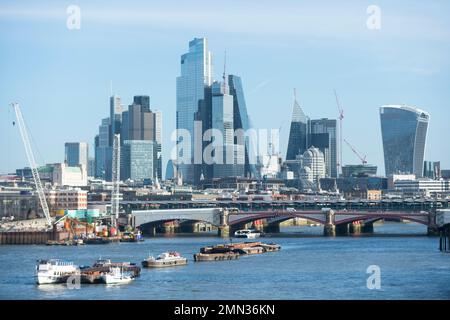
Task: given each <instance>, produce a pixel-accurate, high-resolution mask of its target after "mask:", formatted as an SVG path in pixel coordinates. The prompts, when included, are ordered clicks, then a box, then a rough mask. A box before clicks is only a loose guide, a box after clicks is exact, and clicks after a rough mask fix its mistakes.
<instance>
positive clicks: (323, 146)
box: [307, 118, 338, 178]
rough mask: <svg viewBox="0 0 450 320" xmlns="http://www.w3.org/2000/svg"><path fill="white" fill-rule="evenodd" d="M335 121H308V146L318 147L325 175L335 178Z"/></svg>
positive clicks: (336, 172)
mask: <svg viewBox="0 0 450 320" xmlns="http://www.w3.org/2000/svg"><path fill="white" fill-rule="evenodd" d="M336 137H337V121H336V120H335V119H326V118H324V119H318V120H309V121H308V139H307V141H308V147H316V148H318V149H319V150H320V151H321V152H322V153H323V155H324V158H325V175H326V176H328V177H332V178H336V177H337V174H338V171H337V170H338V169H337V139H336Z"/></svg>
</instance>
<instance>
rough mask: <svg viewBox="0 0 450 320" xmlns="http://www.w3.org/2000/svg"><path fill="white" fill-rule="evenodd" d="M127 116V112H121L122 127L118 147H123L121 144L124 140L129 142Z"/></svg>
mask: <svg viewBox="0 0 450 320" xmlns="http://www.w3.org/2000/svg"><path fill="white" fill-rule="evenodd" d="M128 118H129V116H128V110H125V111H123V112H122V125H121V127H120V145H123V142H124V141H125V140H129V138H128V135H129V131H130V126H129V119H128Z"/></svg>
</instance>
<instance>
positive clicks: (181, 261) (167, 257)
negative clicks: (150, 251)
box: [142, 251, 187, 268]
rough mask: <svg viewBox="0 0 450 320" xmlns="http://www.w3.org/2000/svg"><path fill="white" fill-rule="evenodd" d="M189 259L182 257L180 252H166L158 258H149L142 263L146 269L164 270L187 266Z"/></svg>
mask: <svg viewBox="0 0 450 320" xmlns="http://www.w3.org/2000/svg"><path fill="white" fill-rule="evenodd" d="M186 264H187V259H186V258H183V257H182V256H180V254H179V253H178V252H175V251H173V252H164V253H161V254H160V255H159V256H158V257H157V258H154V257H152V256H149V257H148V258H147V259H146V260H144V261H142V266H143V267H144V268H162V267H173V266H181V265H186Z"/></svg>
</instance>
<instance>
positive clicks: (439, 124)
mask: <svg viewBox="0 0 450 320" xmlns="http://www.w3.org/2000/svg"><path fill="white" fill-rule="evenodd" d="M288 3H289V6H291V7H292V8H294V9H297V11H296V12H298V14H299V16H300V17H304V15H305V13H308V12H309V13H311V12H315V13H317V12H320V8H321V6H323V4H322V5H321V6H316V7H314V6H311V5H308V6H306V5H297V4H294V3H292V2H288ZM79 5H80V7H81V9H82V10H83V11H82V12H83V19H84V20H82V21H83V22H82V26H81V29H80V30H74V31H70V30H67V29H66V28H65V19H66V17H67V15H66V14H65V7H63V6H56V5H50V4H47V5H45V3H44V5H43V8H42V10H41V11H40V13H39V14H37V13H31V12H30V11H24V10H23V9H21V8H22V7H21V6H18V5H15V4H13V3H12V2H5V3H3V4H2V5H1V6H0V15H1V16H2V17H4V18H6V20H5V21H7V22H8V28H7V30H5V29H2V31H0V32H1V33H0V35H1V38H2V42H4V43H5V45H4V47H5V50H4V51H2V53H0V61H1V62H0V66H1V68H2V70H5V72H3V73H2V76H1V77H0V85H1V87H2V88H5V91H4V92H6V94H3V95H1V97H0V103H1V104H2V105H4V106H5V107H4V108H2V109H1V111H0V116H1V117H0V118H1V119H2V121H1V129H0V134H1V136H2V137H6V139H5V138H3V139H2V140H1V142H0V144H1V145H0V147H1V148H2V149H6V150H11V152H12V153H14V157H8V158H6V159H5V158H3V159H0V171H1V172H2V173H8V172H14V169H16V168H20V167H23V166H26V160H25V155H24V152H23V150H22V148H23V147H22V146H21V143H20V137H19V135H18V134H17V132H16V131H15V130H14V128H13V127H12V125H11V123H12V121H13V117H12V114H11V112H10V111H6V110H5V109H7V105H8V104H9V103H10V102H12V101H16V100H17V101H18V102H20V103H21V106H22V108H23V111H24V117H25V119H26V121H27V124H28V126H29V128H30V131H31V132H32V135H33V137H34V140H35V144H36V145H37V147H38V149H39V153H38V162H39V164H41V165H43V164H45V163H51V162H57V161H62V160H63V159H64V154H63V152H62V150H63V149H62V148H63V146H64V143H65V142H67V141H86V142H88V143H89V145H90V146H92V145H93V144H94V143H93V137H94V136H95V131H96V129H97V127H98V123H99V122H100V120H101V119H102V118H105V117H106V116H107V114H108V99H109V95H110V94H109V91H110V80H112V82H113V93H115V94H117V95H119V96H120V97H121V98H122V101H130V100H131V97H132V96H134V95H137V94H147V95H150V96H151V97H152V99H153V101H154V102H155V103H154V104H155V107H156V108H157V109H159V110H161V111H162V112H163V113H164V118H163V121H164V123H163V131H164V133H163V145H164V147H163V152H164V154H163V159H164V163H163V168H165V167H166V166H165V163H166V162H167V160H168V159H169V156H170V150H171V149H172V146H173V145H174V143H171V142H170V133H171V132H172V131H173V130H174V129H175V94H174V92H175V84H174V78H175V77H176V76H178V75H179V63H178V61H179V56H180V55H181V54H182V53H183V52H185V51H186V41H189V40H191V39H192V38H194V37H203V36H205V37H207V38H208V40H209V45H210V49H211V51H212V52H215V54H216V55H215V59H214V62H215V66H216V67H219V66H220V65H221V64H222V63H223V55H222V54H220V53H221V52H223V51H224V50H225V49H226V50H227V56H228V59H227V69H229V70H230V71H229V73H230V74H239V75H240V76H241V77H242V78H243V79H244V92H245V98H246V100H247V101H246V102H247V109H248V113H249V116H250V118H251V120H252V123H253V125H254V127H256V128H267V129H270V128H279V127H281V142H282V144H281V146H280V150H281V151H282V154H283V158H285V152H286V147H287V145H286V143H285V141H287V136H288V131H289V121H290V113H291V108H292V88H293V87H296V88H297V90H298V97H299V101H300V105H301V106H302V108H303V109H304V111H305V113H307V114H308V115H310V117H311V118H315V119H319V118H330V119H336V118H337V116H338V111H337V108H336V105H335V102H334V95H333V91H332V90H333V89H334V88H336V89H337V91H338V93H339V95H340V98H341V100H342V101H341V103H342V105H343V107H344V110H345V119H344V130H343V131H344V138H347V139H349V140H350V141H351V142H352V144H353V145H355V146H356V147H357V148H358V149H359V150H361V151H362V152H363V153H365V154H367V158H368V160H369V162H370V163H371V164H376V165H378V167H379V171H378V172H379V174H382V173H383V172H384V164H383V162H384V161H383V149H382V142H381V130H380V123H379V119H378V118H379V117H378V108H379V107H380V106H382V105H385V104H395V103H398V104H403V103H405V104H408V105H417V106H420V107H421V108H423V109H425V110H427V111H428V112H429V113H430V114H431V121H430V125H429V132H428V137H427V140H428V143H427V147H426V150H425V159H424V160H430V161H441V165H442V167H443V168H448V167H450V156H449V148H446V141H445V138H443V137H442V136H443V135H442V130H445V128H446V124H445V119H446V118H448V113H449V111H448V108H445V102H446V101H448V100H449V99H450V98H449V96H448V95H449V93H448V92H447V91H446V90H445V88H444V85H445V83H448V81H446V80H448V72H447V71H448V69H449V65H448V63H447V62H446V61H444V53H445V52H446V49H448V43H447V42H446V40H447V39H448V38H449V35H448V33H446V32H445V30H444V29H445V25H446V24H448V22H446V21H444V20H443V19H442V18H443V16H442V13H441V12H440V11H441V10H438V9H440V7H438V6H437V5H434V6H428V7H427V8H426V10H428V12H429V13H430V14H432V17H433V18H434V21H435V23H434V24H431V23H427V22H430V21H424V23H422V24H421V28H423V30H427V31H430V32H428V33H427V35H426V36H424V35H422V34H421V35H420V36H419V37H418V38H419V39H415V43H414V45H412V44H411V43H412V42H413V40H412V39H410V37H409V36H410V35H411V30H410V29H408V27H407V26H412V24H411V21H415V20H414V17H416V16H417V15H419V14H421V13H422V12H421V10H422V9H424V8H423V7H422V6H421V5H420V4H417V3H415V4H413V5H409V6H408V8H409V11H408V12H403V11H402V10H401V9H403V8H402V7H401V6H400V5H395V6H394V5H390V4H389V5H388V4H387V3H386V2H381V3H380V4H379V5H380V7H381V8H382V10H383V11H382V12H383V26H382V28H381V30H379V31H370V30H367V29H366V26H365V20H366V18H367V14H366V12H365V8H366V7H367V6H366V7H364V6H358V5H355V4H353V5H352V4H349V5H348V7H346V8H344V9H343V8H340V7H336V9H338V10H339V12H341V13H342V11H345V10H347V11H348V12H347V15H356V17H357V18H358V19H359V20H360V22H361V26H360V29H361V30H359V29H358V30H359V31H358V32H353V33H352V32H350V33H348V34H347V32H342V31H343V30H342V29H344V30H347V31H348V29H351V28H349V27H348V26H347V27H346V26H343V27H342V28H338V29H339V30H337V31H331V30H328V29H326V28H323V27H322V28H319V25H320V23H317V22H315V23H314V24H311V25H309V26H310V27H311V28H312V29H313V30H316V31H317V38H318V40H323V41H319V42H320V43H319V42H318V41H316V40H315V37H314V36H313V35H312V34H311V33H308V32H306V31H304V32H303V31H302V30H305V28H303V27H304V26H305V25H306V26H307V25H308V23H307V22H305V21H304V20H301V19H300V20H299V21H300V22H299V30H297V31H295V32H292V33H291V34H290V36H283V35H282V32H280V31H283V27H278V28H274V30H273V33H270V43H272V44H273V48H271V47H269V46H268V45H267V44H268V42H267V39H266V38H264V37H262V35H261V34H254V35H251V34H249V32H250V33H251V32H256V31H255V30H254V29H252V28H250V30H249V29H248V28H247V29H246V28H245V27H243V30H242V31H243V32H242V35H241V36H238V37H234V36H235V35H236V34H235V32H236V30H234V29H233V28H231V30H230V31H226V30H217V26H216V25H215V24H209V23H208V21H206V22H204V25H201V26H198V25H195V24H194V25H193V26H191V27H190V28H188V30H183V31H181V30H180V29H179V28H177V27H176V26H175V27H173V28H167V26H166V27H161V26H160V28H162V30H165V31H164V32H166V33H167V34H168V35H170V37H168V39H169V40H166V39H167V37H164V38H166V39H163V38H162V37H161V36H159V35H158V34H154V33H151V32H150V34H149V35H147V36H146V37H147V39H149V41H148V42H149V43H158V46H157V48H156V49H155V48H154V50H153V51H149V47H147V46H145V45H143V50H135V51H133V50H131V51H133V52H131V53H126V52H125V51H123V49H120V50H119V51H120V53H121V54H122V56H121V57H120V58H119V56H118V54H117V53H111V57H109V58H107V59H105V56H104V55H101V54H100V53H99V52H98V48H99V47H98V46H97V45H95V44H94V43H93V40H94V39H101V41H100V42H101V46H103V45H106V48H109V45H110V43H112V41H111V42H108V41H109V40H112V38H111V37H109V36H106V35H103V33H102V32H101V31H102V30H101V27H102V23H105V26H107V27H108V28H112V29H113V30H114V31H118V32H117V34H115V41H116V43H117V41H119V40H120V43H121V46H120V47H122V46H123V45H124V44H127V43H130V44H131V43H132V42H133V41H134V40H136V39H135V38H134V37H131V39H125V38H124V37H123V36H121V35H123V33H126V34H128V35H129V34H130V30H137V31H138V32H137V33H136V36H135V37H138V36H139V35H141V34H142V32H144V33H145V32H146V31H147V32H148V31H149V30H150V29H149V28H151V27H152V25H151V24H150V25H149V23H146V22H145V21H143V19H142V18H141V19H139V17H138V18H137V19H136V21H135V22H136V23H135V24H134V23H131V22H130V19H121V20H120V21H117V24H114V23H112V21H111V20H110V19H109V18H110V17H111V15H112V13H114V12H116V13H117V12H118V11H119V9H120V7H117V6H113V7H109V10H106V11H105V13H104V18H105V19H103V20H102V21H101V22H99V23H94V22H93V21H92V17H93V16H92V15H93V14H94V13H96V14H98V10H97V11H96V10H95V8H93V7H92V6H90V5H88V4H87V3H86V2H80V4H79ZM242 6H244V7H246V5H242ZM330 6H332V4H330ZM159 8H160V10H163V9H164V6H163V5H160V4H159ZM269 9H270V6H269V5H265V6H264V10H269ZM264 10H263V9H258V10H257V12H256V14H257V16H259V17H263V16H264ZM359 10H360V11H359ZM27 12H28V13H27ZM226 12H227V13H229V11H226ZM49 13H53V15H52V14H50V16H48V15H47V14H49ZM59 14H61V17H59ZM126 14H127V12H125V13H123V15H125V16H126ZM128 14H129V16H133V14H132V13H130V12H128ZM211 14H213V13H211ZM24 15H28V16H29V15H31V16H33V17H34V18H35V19H31V20H29V21H27V22H26V24H23V17H24ZM358 15H359V16H358ZM43 16H44V17H46V18H48V20H46V21H45V20H44V19H42V18H43ZM213 16H216V17H217V15H213ZM344 16H345V15H344ZM400 17H406V22H409V23H410V24H408V23H406V26H405V27H399V26H398V25H396V24H395V22H396V18H400ZM327 18H330V17H329V16H326V15H325V14H324V15H323V17H322V16H321V15H320V14H319V21H320V19H327ZM180 19H181V18H180ZM335 19H337V20H339V19H340V18H339V19H338V18H337V16H336V17H335ZM354 19H356V18H354ZM354 19H353V20H351V22H350V24H352V23H353V22H355V20H354ZM144 20H145V19H144ZM181 20H182V19H181ZM258 21H259V20H258ZM60 24H61V25H60ZM436 24H440V25H442V24H443V25H444V28H442V30H440V31H441V32H438V31H439V30H436V28H435V27H434V26H435V25H436ZM354 26H356V24H355V25H354ZM207 27H208V28H207ZM315 27H317V28H315ZM33 28H34V29H33ZM99 28H100V30H99ZM234 28H235V27H234ZM122 29H124V30H122ZM280 29H281V30H280ZM437 29H439V28H437ZM17 32H22V33H21V34H22V35H23V37H20V38H17V37H14V35H16V34H17ZM48 32H50V33H48ZM77 32H78V33H77ZM49 34H50V35H52V37H54V38H55V39H57V40H58V41H57V42H58V46H59V47H58V48H59V49H57V50H56V47H55V44H56V43H53V39H51V38H52V37H50V36H49ZM100 35H102V37H101V38H99V37H100ZM277 35H278V36H277ZM408 35H409V36H408ZM230 36H232V37H230ZM333 36H337V37H340V41H341V42H343V43H342V44H339V43H338V41H335V40H332V39H331V38H332V37H333ZM30 37H32V38H34V39H35V41H31V40H30ZM252 39H253V41H252ZM263 39H265V41H263ZM352 39H353V40H358V41H357V44H356V47H358V50H357V52H356V53H351V52H348V51H347V52H345V53H342V52H340V51H339V50H337V49H342V48H343V44H345V45H348V44H349V41H348V40H352ZM395 39H396V40H397V41H398V42H399V43H398V44H395V45H394V43H393V42H392V40H395ZM292 40H295V41H292ZM302 40H304V41H302ZM105 42H108V43H105ZM25 43H27V44H26V45H25ZM78 46H80V47H81V46H82V47H83V50H77V47H78ZM420 46H421V47H423V48H419V47H420ZM124 47H126V45H125V46H124ZM13 48H17V50H18V51H17V50H16V49H13ZM90 48H92V49H93V50H89V49H90ZM327 48H328V49H330V48H331V49H334V50H333V51H335V50H337V51H338V52H334V53H333V54H334V55H335V57H333V60H332V61H333V62H332V61H331V60H330V57H331V56H329V55H327V54H325V53H324V52H325V51H326V49H327ZM275 49H278V51H279V53H278V54H279V57H277V56H274V55H273V52H274V50H275ZM280 49H281V50H280ZM284 49H285V50H284ZM307 49H308V50H307ZM412 49H414V50H412ZM22 50H28V51H29V50H34V51H35V52H36V55H35V56H34V57H33V58H31V61H28V60H29V59H30V58H29V57H28V58H27V59H25V56H23V55H21V54H16V53H17V52H20V51H22ZM305 50H307V51H311V52H306V51H305ZM411 50H412V51H411ZM415 50H416V51H415ZM87 52H89V57H90V58H89V59H87ZM388 52H389V53H390V54H391V55H392V57H390V58H389V59H387V57H386V54H387V53H388ZM404 52H408V55H409V58H408V59H404V56H405V55H404V54H403V53H404ZM124 53H126V54H125V55H124ZM314 55H316V57H314ZM13 57H14V59H15V60H11V59H13ZM250 57H251V58H250ZM268 57H271V60H272V61H271V63H270V64H267V63H264V59H266V60H267V59H268ZM355 57H356V60H355ZM281 58H283V59H284V60H286V61H281V60H283V59H281ZM100 59H105V60H106V61H105V62H103V63H102V62H101V61H100ZM130 59H135V60H136V61H133V62H131V60H130ZM89 60H92V62H90V61H89ZM405 60H407V61H405ZM10 61H15V63H10ZM156 61H161V62H162V63H160V64H161V65H162V66H161V67H160V66H158V65H157V64H156V63H155V62H156ZM31 62H32V63H33V65H32V66H30V65H29V64H30V63H31ZM122 64H123V65H122ZM287 64H290V65H292V66H294V67H293V68H289V69H288V68H286V66H287ZM308 64H311V66H309V65H308ZM320 64H323V66H321V67H319V68H318V66H319V65H320ZM370 64H374V65H375V66H371V65H370ZM26 66H28V68H26ZM163 66H164V71H165V72H163V69H162V67H163ZM80 67H81V71H82V72H76V73H77V74H76V75H75V76H74V73H75V71H74V70H77V69H79V68H80ZM106 67H107V68H108V69H106ZM136 67H139V68H140V69H141V70H142V71H143V72H144V73H145V76H141V75H138V76H136V77H134V76H133V73H130V72H131V71H133V70H135V69H136ZM74 68H75V69H74ZM92 68H94V69H92ZM127 68H129V69H130V70H131V71H130V70H127ZM219 69H220V68H219ZM44 70H47V71H48V72H45V71H44ZM83 70H84V71H83ZM90 70H95V71H98V72H96V75H92V73H89V72H90ZM106 70H108V71H106ZM329 70H332V72H331V73H330V72H329ZM13 71H14V72H13ZM102 71H103V72H102ZM97 73H98V74H99V75H97ZM87 74H89V80H90V81H88V82H86V81H84V80H82V79H85V78H86V75H87ZM325 74H326V75H327V76H328V78H325ZM6 75H7V76H6ZM83 75H84V76H83ZM72 76H74V77H72ZM217 76H218V75H217V74H216V77H217ZM48 77H50V78H48ZM49 79H51V80H49ZM124 79H126V81H125V80H124ZM159 80H160V81H159ZM344 80H345V85H344V84H343V81H344ZM32 89H33V90H34V92H33V94H30V93H28V92H31V90H32ZM62 106H64V107H62ZM273 110H277V112H273ZM271 111H272V112H271ZM279 111H281V112H279ZM269 112H271V113H270V115H271V117H267V115H268V114H269ZM68 119H70V120H72V121H68ZM64 120H67V121H64ZM59 122H61V123H59ZM361 122H364V125H362V123H361ZM49 124H51V125H49ZM80 128H83V129H82V130H80ZM55 131H56V132H58V134H57V135H55V134H54V132H55ZM90 153H91V154H93V150H92V149H90ZM39 154H40V155H39ZM343 154H344V161H343V163H344V164H357V163H358V162H359V160H358V159H357V158H355V156H354V155H353V153H352V152H351V150H349V149H348V148H346V147H345V146H343Z"/></svg>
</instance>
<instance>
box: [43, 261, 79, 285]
mask: <svg viewBox="0 0 450 320" xmlns="http://www.w3.org/2000/svg"><path fill="white" fill-rule="evenodd" d="M78 271H79V268H78V266H76V265H74V264H73V263H72V262H69V261H63V260H59V259H50V260H39V261H38V264H37V265H36V282H37V284H52V283H62V282H64V279H66V278H67V276H69V275H72V274H75V273H76V272H78Z"/></svg>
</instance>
